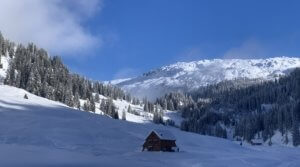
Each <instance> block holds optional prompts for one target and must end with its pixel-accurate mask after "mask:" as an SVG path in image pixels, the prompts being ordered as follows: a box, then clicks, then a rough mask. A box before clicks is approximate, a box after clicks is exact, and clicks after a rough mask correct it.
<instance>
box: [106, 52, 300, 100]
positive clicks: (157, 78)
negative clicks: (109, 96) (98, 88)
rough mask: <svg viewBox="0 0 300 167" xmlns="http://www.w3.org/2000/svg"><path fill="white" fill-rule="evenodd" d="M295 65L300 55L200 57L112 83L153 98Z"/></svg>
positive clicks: (266, 77)
mask: <svg viewBox="0 0 300 167" xmlns="http://www.w3.org/2000/svg"><path fill="white" fill-rule="evenodd" d="M296 67H300V58H290V57H275V58H267V59H212V60H200V61H192V62H178V63H175V64H172V65H169V66H164V67H161V68H159V69H156V70H152V71H150V72H147V73H145V74H143V75H142V76H138V77H136V78H132V79H129V80H128V79H127V80H125V81H123V82H114V81H112V82H111V83H116V84H117V85H118V86H121V87H122V88H123V89H124V90H126V91H128V92H130V93H131V94H133V95H134V96H138V97H140V98H142V97H144V96H147V97H148V98H150V99H151V98H155V97H158V96H161V95H163V94H164V93H168V92H170V91H172V90H178V89H181V90H194V89H197V88H199V87H200V86H206V85H210V84H216V83H219V82H221V81H224V80H234V79H241V78H246V79H262V80H269V79H274V78H277V77H279V76H282V75H286V74H287V73H289V71H291V70H292V69H293V68H296ZM118 81H120V80H118Z"/></svg>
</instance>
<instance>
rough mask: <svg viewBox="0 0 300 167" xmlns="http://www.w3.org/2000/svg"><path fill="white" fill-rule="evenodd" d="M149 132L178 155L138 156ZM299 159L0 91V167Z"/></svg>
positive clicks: (275, 149)
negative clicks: (162, 135) (163, 134)
mask: <svg viewBox="0 0 300 167" xmlns="http://www.w3.org/2000/svg"><path fill="white" fill-rule="evenodd" d="M25 93H26V94H27V95H28V97H29V99H24V98H23V97H24V95H25ZM153 129H162V130H167V131H169V132H171V133H172V134H173V135H174V137H175V138H176V143H177V145H178V147H179V148H180V151H179V152H173V153H169V152H142V151H141V150H142V144H143V142H144V139H145V138H146V136H147V135H148V134H149V132H150V131H151V130H153ZM299 157H300V149H299V148H292V147H281V146H272V147H268V146H257V147H253V146H240V145H239V144H238V143H235V142H232V141H229V140H224V139H220V138H215V137H208V136H202V135H198V134H193V133H187V132H183V131H180V130H179V129H176V128H171V127H164V126H162V125H154V124H152V123H150V122H148V123H132V122H127V121H121V120H114V119H111V118H109V117H107V116H103V115H99V114H93V113H89V112H83V111H79V110H74V109H71V108H69V107H67V106H65V105H64V104H61V103H58V102H54V101H50V100H47V99H44V98H41V97H37V96H35V95H32V94H30V93H28V92H26V91H24V90H22V89H18V88H14V87H10V86H5V85H0V166H3V167H10V166H20V167H21V166H22V167H24V166H25V167H26V166H28V167H40V166H70V167H79V166H80V167H81V166H82V167H87V166H88V167H99V166H105V167H110V166H114V167H119V166H128V167H131V166H136V167H144V166H145V167H146V166H147V167H152V166H158V167H166V166H174V167H177V166H180V167H187V166H190V167H202V166H203V167H220V166H228V167H241V166H242V167H253V166H259V167H261V166H265V167H269V166H272V167H281V166H282V167H288V166H289V167H299V166H300V158H299Z"/></svg>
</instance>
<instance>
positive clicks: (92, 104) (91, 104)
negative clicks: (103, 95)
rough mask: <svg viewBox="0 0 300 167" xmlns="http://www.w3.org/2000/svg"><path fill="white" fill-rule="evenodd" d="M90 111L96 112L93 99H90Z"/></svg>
mask: <svg viewBox="0 0 300 167" xmlns="http://www.w3.org/2000/svg"><path fill="white" fill-rule="evenodd" d="M90 111H92V112H95V111H96V105H95V100H94V97H93V96H91V97H90Z"/></svg>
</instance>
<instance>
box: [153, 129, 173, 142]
mask: <svg viewBox="0 0 300 167" xmlns="http://www.w3.org/2000/svg"><path fill="white" fill-rule="evenodd" d="M153 132H154V133H155V134H156V135H157V136H158V137H159V138H160V139H162V140H176V139H175V137H174V135H173V134H172V133H171V132H170V131H167V130H162V129H154V130H153Z"/></svg>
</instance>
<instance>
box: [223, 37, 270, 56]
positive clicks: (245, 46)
mask: <svg viewBox="0 0 300 167" xmlns="http://www.w3.org/2000/svg"><path fill="white" fill-rule="evenodd" d="M268 56H270V51H269V50H268V48H267V47H266V46H265V45H263V44H261V43H260V42H259V41H257V40H255V39H249V40H247V41H245V42H244V43H242V44H241V45H240V46H238V47H234V48H231V49H229V50H228V51H226V52H225V54H224V58H226V59H251V58H264V57H268Z"/></svg>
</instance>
